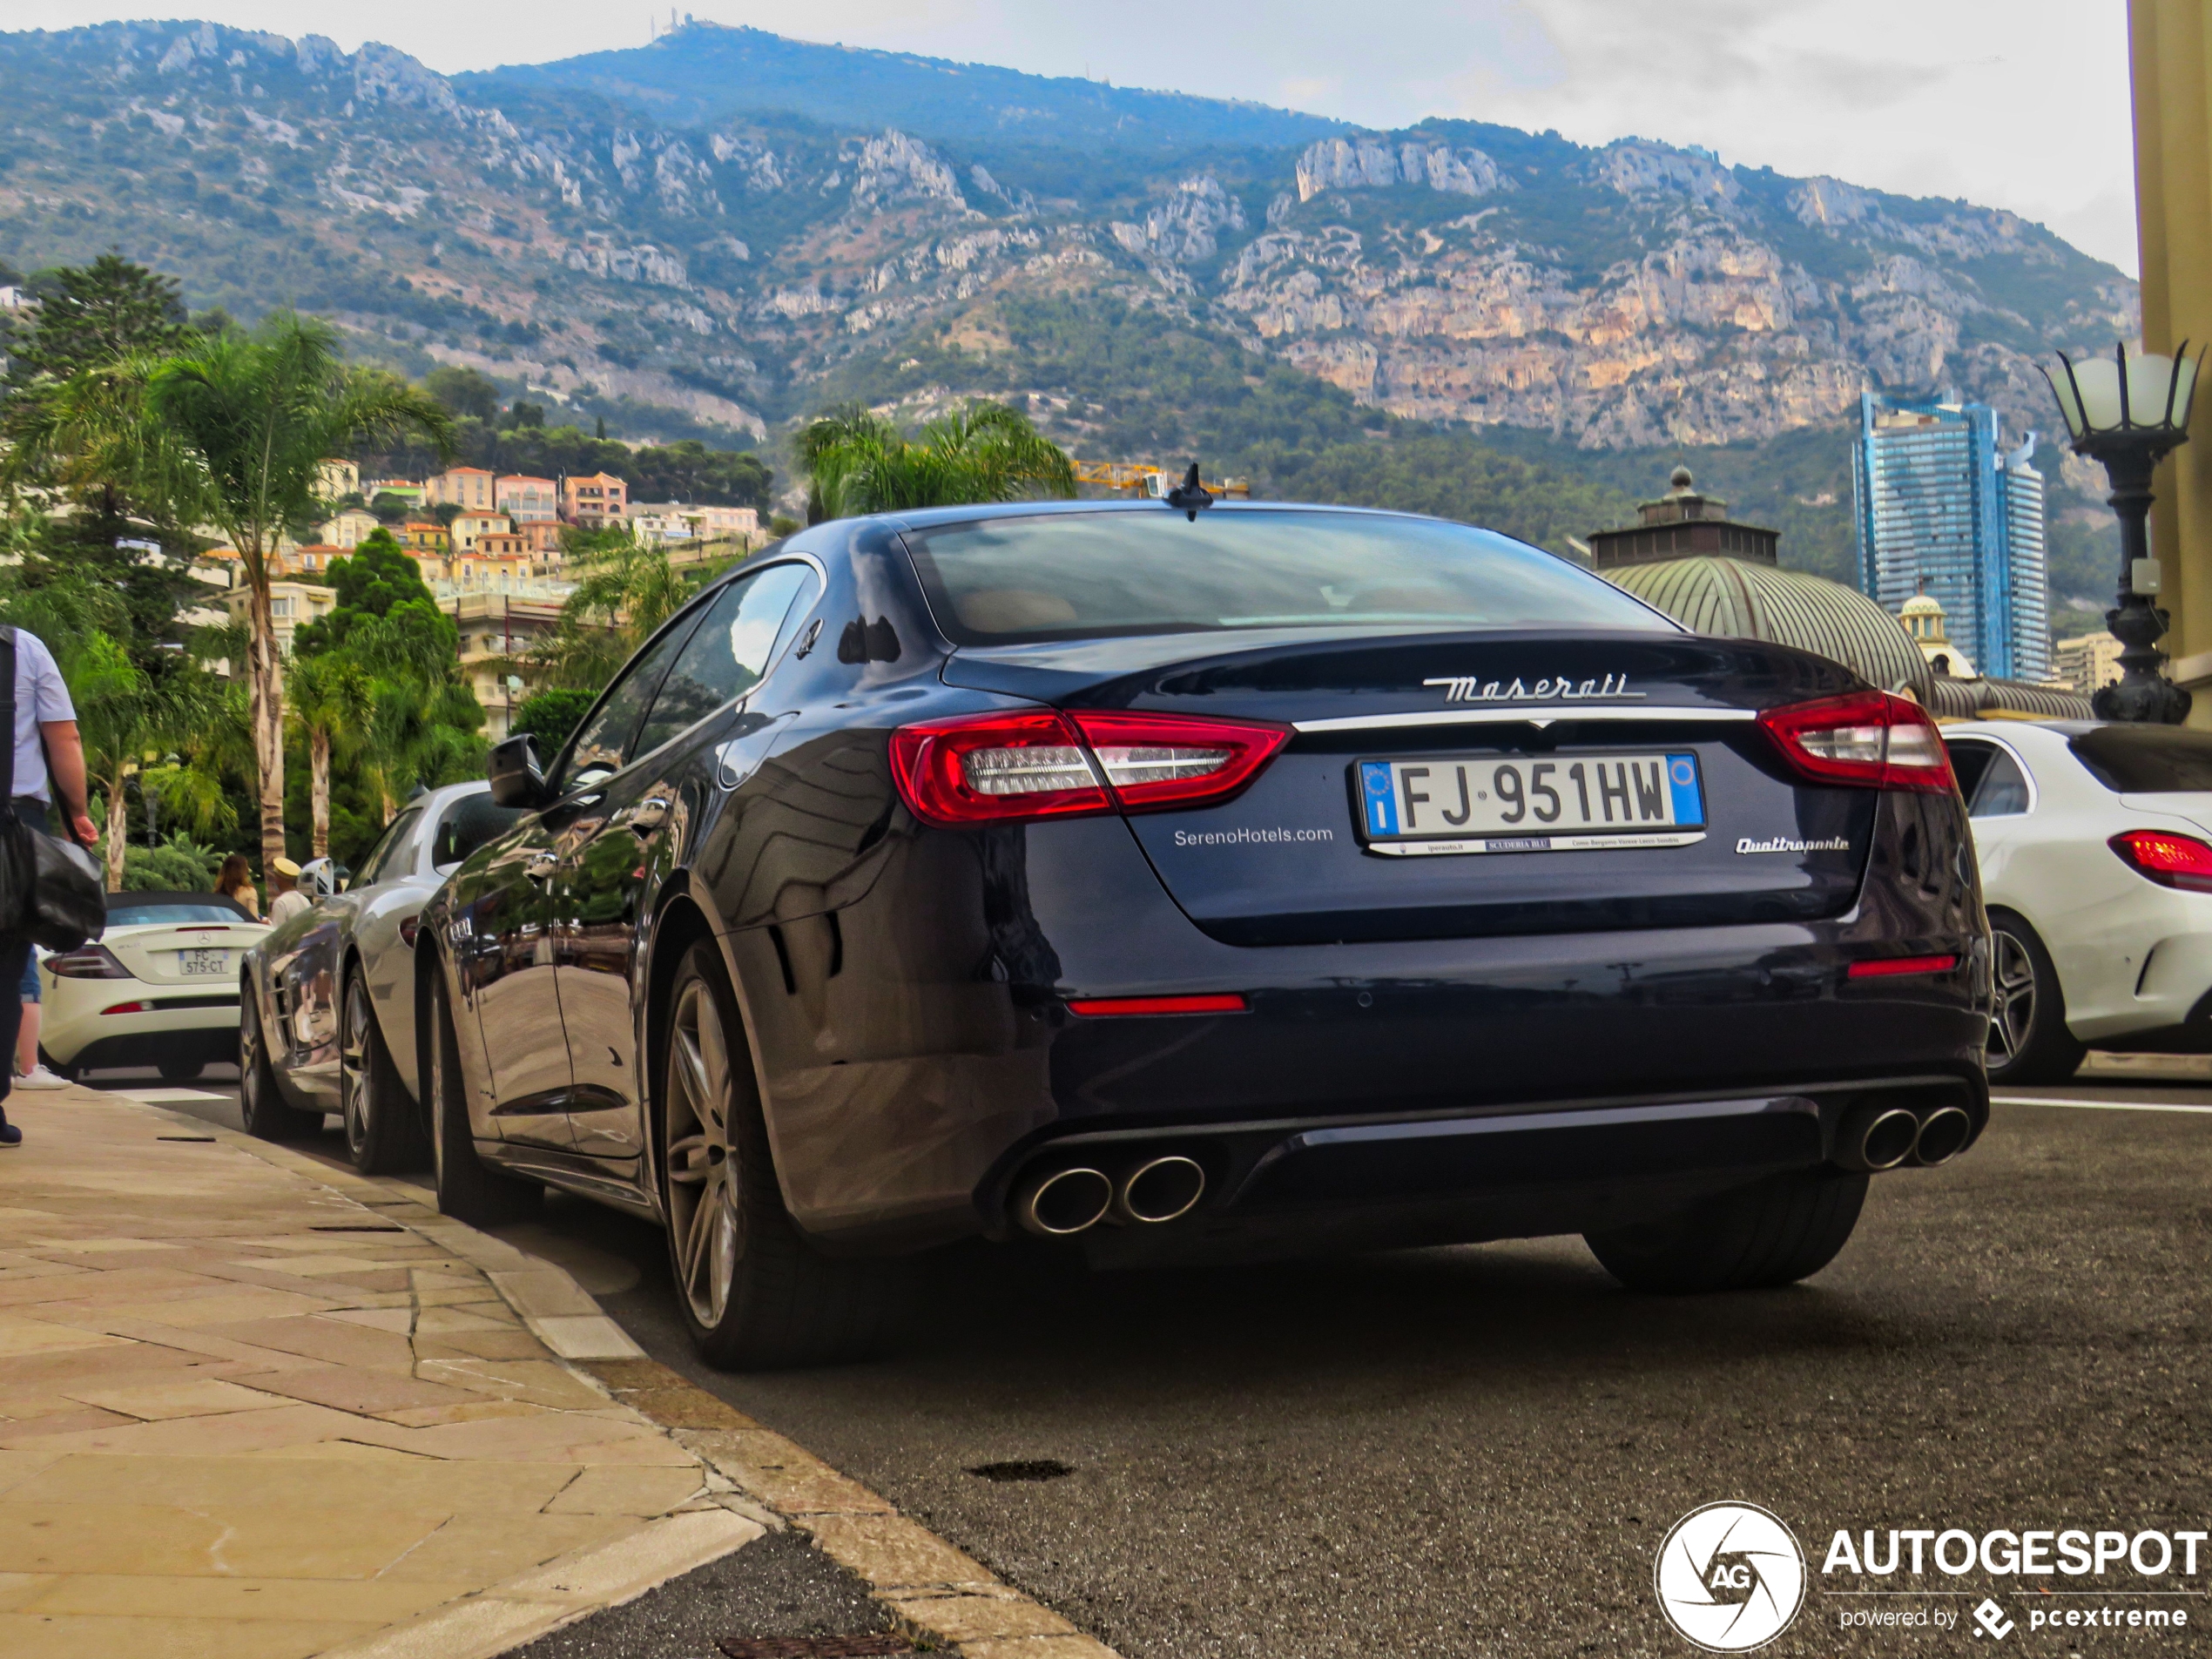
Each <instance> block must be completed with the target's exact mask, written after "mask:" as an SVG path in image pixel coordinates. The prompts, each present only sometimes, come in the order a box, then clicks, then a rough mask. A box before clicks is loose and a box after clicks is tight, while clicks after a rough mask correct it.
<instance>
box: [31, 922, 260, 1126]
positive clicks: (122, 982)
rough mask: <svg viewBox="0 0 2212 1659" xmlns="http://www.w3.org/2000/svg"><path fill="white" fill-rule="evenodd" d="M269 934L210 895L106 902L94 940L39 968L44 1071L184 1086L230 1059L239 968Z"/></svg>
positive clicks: (235, 1046) (235, 1029)
mask: <svg viewBox="0 0 2212 1659" xmlns="http://www.w3.org/2000/svg"><path fill="white" fill-rule="evenodd" d="M268 931H269V930H268V927H267V926H266V924H265V923H262V922H259V921H254V920H253V917H251V916H249V915H247V914H246V912H245V911H244V910H242V909H241V908H239V907H238V906H237V905H235V904H233V903H232V902H231V900H228V899H226V898H223V897H221V896H219V894H212V893H111V894H108V896H107V931H106V932H105V934H102V935H101V937H100V940H99V942H98V944H91V945H86V946H84V948H82V949H79V950H71V951H64V952H61V953H60V954H56V955H52V956H48V957H45V958H43V959H42V960H41V961H40V962H39V964H38V980H39V987H38V992H39V999H40V1001H42V1002H43V1003H44V1013H43V1014H42V1015H41V1016H40V1017H41V1022H40V1025H39V1028H38V1046H39V1049H41V1050H42V1051H43V1052H44V1055H45V1056H46V1063H47V1064H48V1065H50V1066H51V1067H52V1068H53V1069H55V1070H56V1071H57V1072H59V1073H60V1074H61V1075H62V1076H64V1077H67V1078H70V1079H71V1080H72V1081H73V1080H74V1079H75V1078H76V1077H77V1076H78V1075H79V1074H80V1073H82V1072H85V1071H91V1070H94V1069H105V1068H111V1067H118V1066H154V1067H158V1068H159V1069H160V1072H161V1075H162V1076H164V1077H165V1078H167V1079H168V1080H169V1081H170V1082H184V1081H185V1080H186V1079H188V1078H192V1077H197V1076H199V1073H200V1069H201V1068H202V1067H204V1066H206V1065H207V1064H208V1063H209V1062H214V1061H228V1060H234V1059H236V1058H237V1057H238V1011H239V1001H238V966H239V959H240V958H241V957H243V956H244V955H245V954H246V948H247V947H249V946H252V945H256V944H259V943H260V941H261V936H262V935H263V934H266V933H267V932H268ZM11 989H12V988H11Z"/></svg>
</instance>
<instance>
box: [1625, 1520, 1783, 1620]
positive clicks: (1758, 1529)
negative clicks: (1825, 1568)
mask: <svg viewBox="0 0 2212 1659" xmlns="http://www.w3.org/2000/svg"><path fill="white" fill-rule="evenodd" d="M1652 1581H1653V1587H1654V1588H1656V1590H1657V1592H1658V1595H1659V1608H1660V1611H1661V1612H1662V1613H1664V1614H1665V1615H1667V1622H1668V1623H1669V1624H1671V1625H1673V1626H1674V1627H1675V1630H1676V1634H1677V1635H1681V1636H1682V1637H1683V1639H1684V1640H1686V1641H1689V1642H1695V1643H1696V1645H1697V1646H1698V1647H1701V1648H1703V1649H1705V1650H1706V1651H1707V1652H1708V1653H1748V1652H1750V1650H1751V1649H1754V1648H1764V1646H1766V1644H1767V1643H1768V1642H1771V1641H1773V1640H1774V1639H1775V1637H1777V1636H1778V1635H1781V1634H1782V1633H1783V1632H1784V1630H1786V1629H1789V1628H1790V1622H1791V1620H1792V1619H1794V1618H1796V1617H1797V1609H1798V1608H1802V1607H1803V1606H1804V1601H1805V1556H1804V1551H1803V1550H1802V1549H1799V1548H1797V1538H1796V1536H1795V1535H1794V1534H1792V1533H1791V1530H1790V1529H1789V1527H1786V1526H1784V1525H1783V1523H1782V1522H1781V1521H1780V1520H1779V1519H1777V1517H1776V1516H1774V1515H1771V1514H1768V1513H1767V1511H1765V1510H1764V1509H1762V1508H1760V1507H1758V1506H1757V1504H1751V1503H1709V1504H1707V1505H1706V1506H1705V1507H1703V1508H1702V1509H1693V1510H1691V1511H1690V1512H1689V1514H1686V1515H1684V1516H1683V1518H1682V1519H1681V1520H1680V1521H1676V1522H1675V1524H1674V1527H1673V1528H1672V1529H1671V1530H1670V1531H1669V1533H1668V1534H1667V1536H1666V1540H1665V1541H1664V1542H1662V1544H1661V1545H1660V1546H1659V1560H1658V1563H1657V1565H1656V1567H1655V1568H1653V1570H1652Z"/></svg>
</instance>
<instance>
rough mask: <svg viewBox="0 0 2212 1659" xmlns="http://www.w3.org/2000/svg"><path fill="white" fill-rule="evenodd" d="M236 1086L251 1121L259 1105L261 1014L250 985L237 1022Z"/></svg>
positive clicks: (247, 1117)
mask: <svg viewBox="0 0 2212 1659" xmlns="http://www.w3.org/2000/svg"><path fill="white" fill-rule="evenodd" d="M238 1088H239V1095H240V1096H243V1100H244V1105H245V1108H246V1119H247V1121H249V1122H251V1121H252V1119H253V1115H254V1113H255V1112H256V1111H258V1110H260V1105H261V1014H260V1008H259V1007H258V1006H257V1005H256V1004H255V1002H254V1000H253V987H251V986H248V987H247V988H246V997H245V1007H244V1010H243V1012H242V1013H241V1014H240V1015H239V1022H238Z"/></svg>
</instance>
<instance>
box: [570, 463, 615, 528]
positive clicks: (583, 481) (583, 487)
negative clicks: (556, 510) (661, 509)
mask: <svg viewBox="0 0 2212 1659" xmlns="http://www.w3.org/2000/svg"><path fill="white" fill-rule="evenodd" d="M629 504H630V485H629V484H628V483H627V482H625V481H624V480H623V479H620V478H617V477H615V476H613V475H611V474H608V473H604V472H595V473H592V474H590V475H589V476H586V477H582V478H563V480H561V516H562V517H563V518H565V519H567V520H568V521H569V523H571V524H574V525H577V526H578V527H579V528H581V529H592V530H596V529H604V528H605V527H606V526H607V525H609V524H620V523H622V522H623V520H624V518H626V517H627V516H629Z"/></svg>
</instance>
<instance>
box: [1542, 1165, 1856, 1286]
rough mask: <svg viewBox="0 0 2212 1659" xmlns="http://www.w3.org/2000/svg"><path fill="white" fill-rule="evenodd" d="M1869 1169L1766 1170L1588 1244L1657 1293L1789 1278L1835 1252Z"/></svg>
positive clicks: (1624, 1279) (1588, 1237) (1618, 1272)
mask: <svg viewBox="0 0 2212 1659" xmlns="http://www.w3.org/2000/svg"><path fill="white" fill-rule="evenodd" d="M1865 1201H1866V1177H1865V1176H1863V1175H1850V1174H1846V1173H1844V1171H1842V1170H1802V1171H1793V1172H1791V1173H1790V1174H1787V1175H1777V1176H1770V1177H1768V1178H1767V1179H1765V1180H1764V1181H1760V1182H1757V1183H1755V1184H1752V1185H1750V1186H1748V1187H1739V1188H1737V1190H1735V1191H1733V1192H1723V1193H1721V1194H1720V1195H1719V1196H1717V1197H1711V1198H1708V1199H1706V1200H1704V1202H1703V1203H1702V1204H1695V1205H1692V1206H1691V1207H1690V1208H1689V1209H1688V1210H1686V1211H1683V1213H1682V1214H1680V1215H1678V1216H1669V1217H1666V1218H1665V1219H1664V1220H1662V1221H1654V1222H1646V1223H1643V1224H1641V1225H1638V1226H1633V1227H1622V1228H1618V1229H1615V1230H1614V1231H1610V1232H1595V1233H1585V1234H1583V1235H1582V1240H1583V1242H1584V1243H1585V1244H1588V1245H1589V1247H1590V1253H1591V1254H1592V1255H1593V1256H1595V1257H1596V1258H1597V1259H1598V1263H1599V1264H1600V1265H1601V1266H1602V1267H1603V1268H1604V1269H1605V1271H1607V1272H1608V1273H1610V1274H1612V1275H1613V1277H1614V1278H1617V1279H1619V1280H1620V1281H1621V1283H1622V1284H1623V1285H1626V1286H1628V1288H1629V1289H1630V1290H1632V1291H1656V1292H1657V1293H1658V1294H1660V1295H1662V1296H1686V1295H1695V1294H1698V1293H1701V1292H1703V1291H1749V1290H1760V1289H1767V1288H1771V1287H1772V1286H1775V1285H1794V1284H1796V1283H1797V1281H1798V1280H1799V1279H1801V1278H1811V1276H1812V1275H1813V1274H1815V1273H1817V1272H1818V1271H1820V1270H1821V1269H1822V1268H1824V1267H1825V1266H1827V1265H1828V1264H1829V1263H1830V1262H1831V1261H1833V1260H1835V1259H1836V1252H1837V1251H1840V1250H1841V1249H1843V1247H1844V1244H1846V1243H1847V1242H1848V1241H1849V1240H1850V1238H1851V1229H1852V1228H1853V1227H1855V1226H1857V1225H1858V1211H1859V1206H1860V1205H1861V1204H1864V1203H1865Z"/></svg>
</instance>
